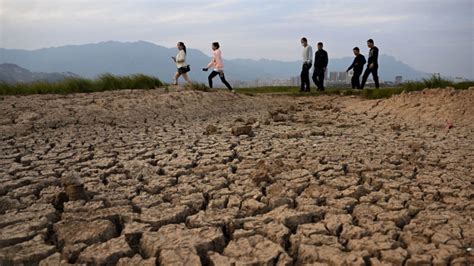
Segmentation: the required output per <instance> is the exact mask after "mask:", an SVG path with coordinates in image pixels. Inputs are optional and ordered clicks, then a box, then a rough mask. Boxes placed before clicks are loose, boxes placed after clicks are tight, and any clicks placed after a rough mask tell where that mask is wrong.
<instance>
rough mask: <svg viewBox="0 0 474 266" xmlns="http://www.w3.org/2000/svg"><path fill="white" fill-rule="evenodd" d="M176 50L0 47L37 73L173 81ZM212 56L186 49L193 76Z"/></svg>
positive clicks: (236, 75)
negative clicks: (140, 75)
mask: <svg viewBox="0 0 474 266" xmlns="http://www.w3.org/2000/svg"><path fill="white" fill-rule="evenodd" d="M175 55H176V49H175V48H166V47H163V46H160V45H156V44H153V43H150V42H144V41H138V42H115V41H108V42H101V43H94V44H84V45H67V46H61V47H51V48H43V49H38V50H32V51H29V50H18V49H4V48H0V63H2V62H4V63H13V64H17V65H20V66H22V67H25V68H27V69H30V70H31V71H37V72H63V71H71V72H74V73H77V74H79V75H81V76H84V77H89V78H92V77H95V76H97V75H98V74H102V73H111V74H115V75H129V74H135V73H143V74H147V75H153V76H158V77H159V78H161V79H162V80H164V81H170V80H171V76H172V75H173V74H174V72H175V70H176V69H175V66H174V64H173V63H172V61H171V59H170V57H171V56H175ZM224 57H225V54H224ZM209 61H210V57H209V56H207V55H206V54H204V53H203V52H202V51H200V50H196V49H188V63H189V64H190V65H191V69H192V73H191V76H192V79H194V80H199V81H205V80H206V78H207V74H206V73H204V72H202V71H201V70H200V69H201V68H202V67H203V66H205V65H206V64H207V63H208V62H209ZM351 61H352V58H351V57H345V58H331V59H330V63H329V67H328V69H329V71H343V70H345V69H346V68H347V66H348V65H350V63H351ZM225 64H226V70H227V71H228V79H230V80H243V81H250V80H255V79H257V78H289V77H292V76H298V75H299V72H300V62H299V61H291V62H288V61H278V60H268V59H260V60H253V59H231V60H226V61H225ZM380 65H381V67H380V76H381V78H382V79H385V80H393V79H394V77H395V76H398V75H402V76H403V77H404V78H405V79H420V78H422V77H424V76H425V74H424V73H423V72H420V71H417V70H415V69H413V68H411V67H410V66H408V65H406V64H404V63H402V62H400V61H398V60H396V59H395V58H394V57H392V56H388V55H384V54H382V55H381V56H380Z"/></svg>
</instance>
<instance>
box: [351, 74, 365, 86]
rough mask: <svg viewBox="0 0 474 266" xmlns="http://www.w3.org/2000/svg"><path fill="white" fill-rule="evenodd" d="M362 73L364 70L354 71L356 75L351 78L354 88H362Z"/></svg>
mask: <svg viewBox="0 0 474 266" xmlns="http://www.w3.org/2000/svg"><path fill="white" fill-rule="evenodd" d="M360 74H362V70H361V71H360V72H354V75H353V76H352V78H351V83H352V88H353V89H359V90H360V89H361V87H360V79H359V78H360Z"/></svg>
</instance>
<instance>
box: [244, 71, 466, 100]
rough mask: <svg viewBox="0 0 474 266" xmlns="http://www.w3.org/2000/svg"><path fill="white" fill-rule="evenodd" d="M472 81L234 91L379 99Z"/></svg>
mask: <svg viewBox="0 0 474 266" xmlns="http://www.w3.org/2000/svg"><path fill="white" fill-rule="evenodd" d="M473 86H474V82H472V81H469V82H461V83H456V84H454V83H452V82H451V81H449V80H445V79H442V78H439V77H436V76H433V77H431V78H429V79H423V80H422V81H419V82H407V83H404V84H402V85H400V86H398V87H384V88H381V89H364V90H353V89H350V88H347V87H336V88H327V89H326V91H324V92H310V93H302V92H300V90H299V87H256V88H241V89H237V90H236V91H237V92H239V93H242V94H246V95H257V94H261V93H272V94H284V95H293V96H308V95H343V96H347V95H357V96H361V97H363V98H367V99H381V98H389V97H391V96H392V95H395V94H401V93H403V92H411V91H421V90H424V89H426V88H446V87H454V88H455V89H460V90H465V89H467V88H469V87H473Z"/></svg>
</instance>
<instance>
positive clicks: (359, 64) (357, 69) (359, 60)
mask: <svg viewBox="0 0 474 266" xmlns="http://www.w3.org/2000/svg"><path fill="white" fill-rule="evenodd" d="M352 51H353V52H354V55H355V58H354V61H353V62H352V65H351V66H350V67H349V68H348V69H347V71H346V72H349V70H351V69H354V74H353V75H352V79H351V83H352V88H353V89H356V88H357V89H359V90H360V89H361V88H360V81H359V77H360V74H362V70H364V65H365V62H366V61H365V57H364V56H363V55H361V54H360V50H359V47H354V49H352Z"/></svg>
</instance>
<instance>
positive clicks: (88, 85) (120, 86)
mask: <svg viewBox="0 0 474 266" xmlns="http://www.w3.org/2000/svg"><path fill="white" fill-rule="evenodd" d="M165 85H166V84H164V83H163V82H161V81H160V80H159V79H158V78H155V77H150V76H146V75H142V74H138V75H132V76H114V75H111V74H104V75H101V76H99V77H98V78H97V79H94V80H90V79H84V78H71V79H66V80H64V81H61V82H56V83H48V82H34V83H28V84H6V83H1V82H0V95H21V94H46V93H56V94H67V93H84V92H96V91H110V90H126V89H131V90H134V89H154V88H156V87H162V86H165ZM471 86H474V82H472V81H470V82H461V83H456V84H453V83H452V82H450V81H449V80H445V79H442V78H440V77H437V76H433V77H431V78H429V79H423V80H422V81H419V82H408V83H404V84H402V85H401V86H398V87H385V88H381V89H365V90H353V89H350V88H347V87H345V88H342V87H340V88H328V89H327V90H326V91H324V92H311V93H301V92H299V88H298V87H291V86H280V87H256V88H238V89H236V91H237V92H238V93H241V94H246V95H256V94H262V93H271V94H283V95H293V96H308V95H313V96H317V95H357V96H361V97H364V98H367V99H380V98H388V97H390V96H392V95H395V94H400V93H403V92H410V91H420V90H423V89H425V88H445V87H454V88H455V89H461V90H463V89H467V88H469V87H471ZM166 88H168V87H166ZM189 88H190V89H192V90H198V91H205V92H208V91H210V89H209V87H207V85H205V84H203V83H193V84H191V85H189Z"/></svg>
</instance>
